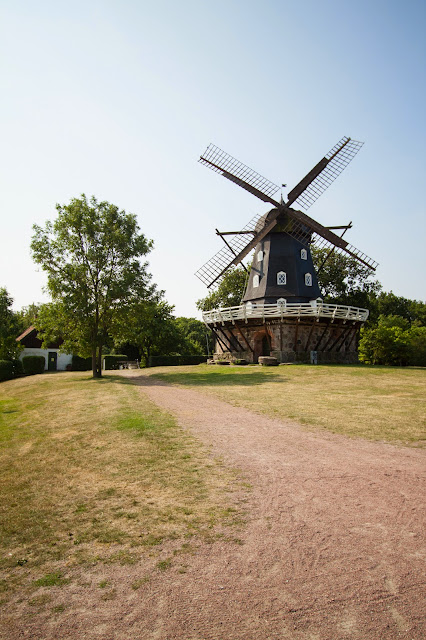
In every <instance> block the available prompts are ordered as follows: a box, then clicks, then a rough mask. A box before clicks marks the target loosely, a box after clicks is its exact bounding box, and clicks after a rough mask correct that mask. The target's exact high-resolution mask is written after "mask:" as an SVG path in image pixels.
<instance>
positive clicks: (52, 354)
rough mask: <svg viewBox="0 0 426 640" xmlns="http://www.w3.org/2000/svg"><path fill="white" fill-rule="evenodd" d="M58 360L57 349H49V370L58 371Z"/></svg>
mask: <svg viewBox="0 0 426 640" xmlns="http://www.w3.org/2000/svg"><path fill="white" fill-rule="evenodd" d="M57 362H58V354H57V353H56V351H49V353H48V354H47V368H48V370H49V371H56V368H57Z"/></svg>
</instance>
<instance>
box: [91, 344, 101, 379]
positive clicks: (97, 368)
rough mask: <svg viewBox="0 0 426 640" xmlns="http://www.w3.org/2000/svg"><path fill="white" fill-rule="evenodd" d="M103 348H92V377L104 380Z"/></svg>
mask: <svg viewBox="0 0 426 640" xmlns="http://www.w3.org/2000/svg"><path fill="white" fill-rule="evenodd" d="M101 365H102V347H96V346H94V347H92V376H93V377H94V378H102V366H101Z"/></svg>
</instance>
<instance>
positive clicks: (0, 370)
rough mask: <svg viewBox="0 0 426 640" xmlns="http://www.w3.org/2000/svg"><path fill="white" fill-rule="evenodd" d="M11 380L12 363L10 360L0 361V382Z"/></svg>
mask: <svg viewBox="0 0 426 640" xmlns="http://www.w3.org/2000/svg"><path fill="white" fill-rule="evenodd" d="M10 378H13V362H12V361H11V360H0V382H3V380H10Z"/></svg>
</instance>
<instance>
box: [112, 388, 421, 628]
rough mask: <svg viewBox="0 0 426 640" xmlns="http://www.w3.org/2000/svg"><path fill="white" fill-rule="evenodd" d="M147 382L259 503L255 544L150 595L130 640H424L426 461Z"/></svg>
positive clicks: (222, 550)
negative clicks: (238, 472)
mask: <svg viewBox="0 0 426 640" xmlns="http://www.w3.org/2000/svg"><path fill="white" fill-rule="evenodd" d="M138 381H139V382H140V384H142V385H143V386H142V392H143V393H146V394H147V395H148V396H149V397H150V398H151V400H153V401H154V402H156V403H157V404H158V405H159V406H161V407H163V408H164V409H166V410H167V411H169V412H171V413H173V414H174V415H175V416H176V417H177V419H178V421H179V422H180V423H181V424H182V425H184V426H185V427H189V428H190V429H191V430H192V431H193V433H195V434H196V435H197V437H199V438H200V439H201V440H203V441H204V442H205V443H208V444H210V445H212V446H213V450H214V452H215V453H217V454H218V455H221V456H222V457H223V458H224V459H225V460H226V461H227V462H229V463H230V464H232V465H236V466H238V467H239V468H241V469H242V470H243V471H244V473H245V474H246V475H247V477H248V478H249V479H250V481H251V483H252V485H253V490H252V492H251V495H250V509H249V512H250V519H249V523H248V526H247V528H246V529H245V530H244V531H243V534H242V538H243V543H244V544H243V545H241V546H239V545H235V544H220V543H217V544H214V545H212V546H209V547H207V548H206V549H205V550H204V553H203V554H200V555H198V556H197V557H195V558H193V559H192V562H191V565H190V567H189V568H188V571H187V573H186V574H185V575H184V576H180V575H178V574H176V575H168V576H167V578H166V579H165V580H164V581H163V580H161V581H159V582H158V583H157V584H153V585H151V591H150V593H149V594H148V597H146V599H145V601H143V602H140V603H139V606H138V608H137V610H135V612H134V617H133V624H134V632H135V633H130V634H129V635H128V636H127V637H132V638H136V637H137V638H139V637H140V638H159V639H161V640H165V639H167V640H172V639H176V640H192V639H194V640H204V639H205V640H273V639H280V640H281V639H282V638H295V639H299V638H301V639H302V638H303V639H305V638H309V639H312V640H323V639H324V640H334V639H336V640H337V639H343V638H357V639H362V640H367V639H368V640H373V639H376V638H377V639H381V640H383V639H384V638H392V639H393V638H407V639H415V640H420V638H425V637H426V621H425V613H426V605H425V589H424V585H425V580H424V578H425V575H424V553H423V554H422V544H424V538H423V535H424V523H425V517H424V516H425V512H424V509H423V506H424V496H425V492H424V471H425V465H424V452H422V451H419V450H410V449H405V448H399V447H394V446H390V445H385V444H376V443H369V442H365V441H360V440H349V439H347V438H344V437H340V436H334V435H331V434H330V435H328V434H324V433H321V434H319V435H317V434H313V433H308V432H306V431H304V430H302V429H300V428H299V427H298V426H297V425H294V424H293V425H292V424H286V423H283V422H281V421H277V420H272V419H269V418H265V417H260V416H258V415H255V414H253V413H250V412H249V411H246V410H244V409H241V408H236V407H232V406H230V405H228V404H226V403H224V402H220V401H218V400H217V399H215V398H213V397H211V396H208V395H206V394H202V393H200V392H197V391H192V390H187V389H182V388H177V387H170V386H167V385H164V384H163V383H161V382H158V381H154V380H153V379H149V378H146V377H141V378H140V379H138ZM423 552H424V546H423ZM120 637H121V636H120ZM124 637H125V636H123V638H124Z"/></svg>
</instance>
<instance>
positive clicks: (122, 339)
mask: <svg viewBox="0 0 426 640" xmlns="http://www.w3.org/2000/svg"><path fill="white" fill-rule="evenodd" d="M116 329H117V331H116V346H117V347H118V346H119V345H121V344H123V343H128V344H132V345H136V346H137V347H138V349H139V352H140V354H141V356H142V358H143V359H144V360H145V362H146V363H148V362H149V358H150V356H152V355H160V354H161V355H165V354H171V353H176V349H177V345H178V344H179V342H180V339H181V335H180V333H179V329H178V327H177V325H176V323H175V318H174V317H173V306H171V305H169V304H167V302H166V301H165V300H163V291H159V292H156V294H155V295H154V296H152V298H151V299H149V300H145V301H144V300H142V301H138V302H136V303H135V304H133V305H132V306H131V307H130V308H129V309H127V313H126V315H125V316H124V315H123V316H121V318H120V320H119V322H118V323H117V327H116Z"/></svg>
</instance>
